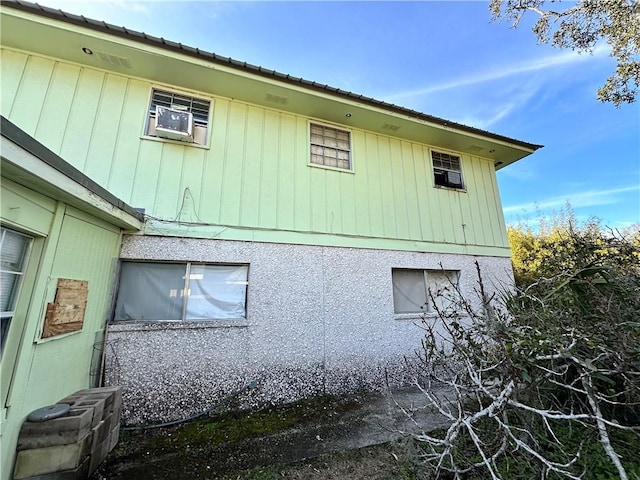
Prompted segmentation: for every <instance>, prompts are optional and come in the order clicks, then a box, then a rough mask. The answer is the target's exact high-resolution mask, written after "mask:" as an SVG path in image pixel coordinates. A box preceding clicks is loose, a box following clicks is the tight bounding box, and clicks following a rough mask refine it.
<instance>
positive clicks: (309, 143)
mask: <svg viewBox="0 0 640 480" xmlns="http://www.w3.org/2000/svg"><path fill="white" fill-rule="evenodd" d="M307 126H308V127H307V166H309V167H317V168H324V169H327V170H334V171H336V172H345V173H354V166H353V164H354V161H353V158H354V155H353V130H351V129H349V128H345V127H343V126H341V125H333V124H330V123H323V122H317V121H314V120H309V121H308V122H307ZM314 126H317V127H321V128H323V129H332V130H335V131H336V132H341V133H346V134H348V135H349V150H348V154H349V168H342V167H338V166H335V167H334V166H332V165H325V164H323V163H315V162H312V161H311V158H312V156H313V146H318V147H323V148H331V149H334V150H336V151H342V152H344V151H346V150H344V149H343V148H337V147H332V146H328V145H323V144H319V143H315V142H313V141H312V135H313V133H312V129H313V127H314ZM323 157H324V156H323ZM336 163H337V157H336Z"/></svg>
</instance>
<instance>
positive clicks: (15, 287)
mask: <svg viewBox="0 0 640 480" xmlns="http://www.w3.org/2000/svg"><path fill="white" fill-rule="evenodd" d="M6 232H11V233H12V234H15V235H19V236H20V237H23V238H24V239H25V241H26V242H27V243H26V245H24V247H23V248H22V252H21V258H20V267H19V271H13V270H11V271H9V270H6V271H5V270H3V269H2V267H1V266H0V271H1V273H2V274H10V275H15V276H16V277H17V278H15V279H14V280H13V282H15V283H13V282H12V283H13V284H12V288H11V294H10V295H11V296H10V297H9V299H8V305H9V307H10V308H11V309H10V310H6V311H5V310H1V311H0V317H1V318H2V320H6V319H9V320H8V323H7V325H6V330H5V332H4V335H2V338H1V339H0V342H1V345H0V359H1V358H2V357H3V356H4V352H5V342H6V340H7V338H8V337H9V332H10V330H11V323H12V321H13V318H14V317H15V312H16V307H17V305H18V298H19V297H20V292H21V290H22V286H23V284H24V279H25V276H26V274H27V267H28V265H29V258H30V256H31V251H32V249H33V244H34V241H35V237H33V236H32V235H28V234H26V233H22V232H19V231H17V230H14V229H12V228H9V227H8V226H5V225H4V224H3V225H2V227H1V230H0V245H2V243H3V242H4V239H5V235H6Z"/></svg>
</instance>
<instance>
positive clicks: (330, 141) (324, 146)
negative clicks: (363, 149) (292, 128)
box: [310, 123, 351, 170]
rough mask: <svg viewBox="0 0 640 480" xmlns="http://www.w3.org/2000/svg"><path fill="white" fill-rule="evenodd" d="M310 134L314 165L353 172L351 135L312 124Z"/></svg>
mask: <svg viewBox="0 0 640 480" xmlns="http://www.w3.org/2000/svg"><path fill="white" fill-rule="evenodd" d="M310 134H311V135H310V139H311V158H310V162H311V163H312V164H314V165H324V166H325V167H334V168H340V169H342V170H351V133H349V132H347V131H345V130H338V129H337V128H333V127H327V126H325V125H318V124H316V123H312V124H311V125H310Z"/></svg>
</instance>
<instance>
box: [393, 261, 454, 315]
mask: <svg viewBox="0 0 640 480" xmlns="http://www.w3.org/2000/svg"><path fill="white" fill-rule="evenodd" d="M394 272H421V273H422V281H423V285H422V286H423V289H424V296H425V299H426V301H425V304H424V305H426V307H427V308H426V309H423V310H421V311H415V312H398V311H396V288H397V287H396V281H395V279H394ZM434 274H444V275H445V277H446V281H447V282H451V283H453V284H454V285H456V287H458V286H459V285H460V274H461V272H460V270H454V269H444V268H442V269H434V268H405V267H398V268H395V267H394V268H392V269H391V285H392V302H393V315H394V318H396V319H400V320H401V319H416V318H422V317H423V316H426V317H434V316H436V315H437V311H436V309H435V306H434V305H433V302H432V300H431V298H430V297H429V288H431V286H432V285H431V284H430V282H431V281H430V279H429V275H434ZM452 275H455V281H452V280H451V276H452ZM455 296H456V297H457V296H458V295H457V291H456V293H455ZM436 298H438V297H436ZM449 303H450V305H449V306H448V307H445V308H451V307H453V308H454V309H455V310H454V311H457V310H458V309H457V308H456V304H455V301H453V302H451V301H450V302H449Z"/></svg>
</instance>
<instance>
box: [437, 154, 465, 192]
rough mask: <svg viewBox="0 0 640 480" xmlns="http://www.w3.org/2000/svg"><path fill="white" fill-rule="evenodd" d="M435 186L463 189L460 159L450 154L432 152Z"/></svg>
mask: <svg viewBox="0 0 640 480" xmlns="http://www.w3.org/2000/svg"><path fill="white" fill-rule="evenodd" d="M431 160H432V161H433V176H434V181H435V184H436V185H438V186H440V187H451V188H463V184H462V169H461V167H460V157H458V156H456V155H449V154H448V153H440V152H431Z"/></svg>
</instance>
